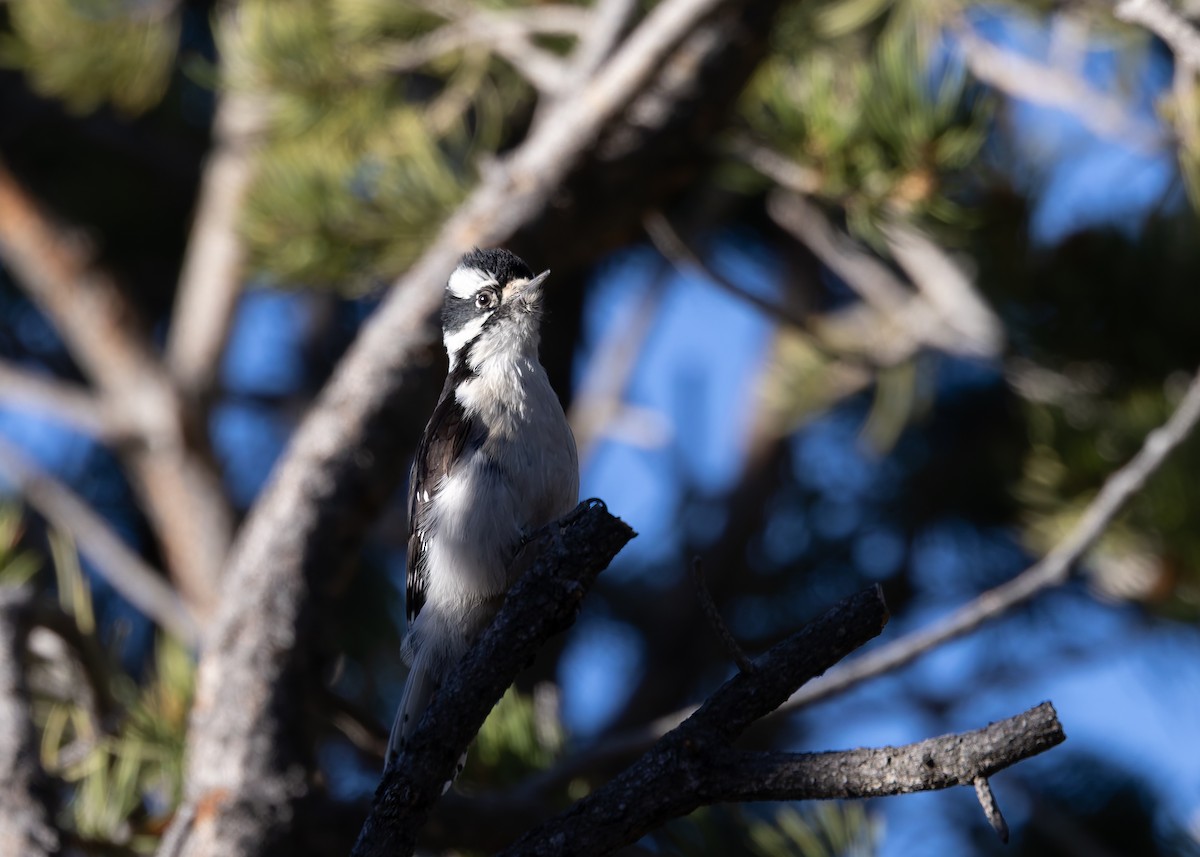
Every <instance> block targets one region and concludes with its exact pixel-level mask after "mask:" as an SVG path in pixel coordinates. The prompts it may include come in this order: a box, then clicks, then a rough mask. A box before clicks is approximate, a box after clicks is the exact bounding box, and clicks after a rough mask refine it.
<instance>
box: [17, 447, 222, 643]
mask: <svg viewBox="0 0 1200 857" xmlns="http://www.w3.org/2000/svg"><path fill="white" fill-rule="evenodd" d="M0 475H2V476H4V477H6V478H7V479H8V480H10V481H11V482H12V483H13V485H14V486H15V487H16V488H17V490H18V491H20V492H21V494H22V496H24V498H25V499H26V501H28V503H29V505H30V506H32V507H33V508H34V509H36V510H37V511H38V512H39V513H40V514H41V515H42V517H43V518H45V519H46V520H47V521H49V522H50V523H51V524H53V525H54V526H55V527H58V528H59V529H60V530H62V531H63V532H64V533H68V534H69V535H70V536H71V537H72V538H73V539H74V540H75V542H76V544H78V545H79V550H80V551H81V552H82V553H83V555H84V556H86V557H87V558H88V559H90V560H91V561H92V562H93V563H95V564H96V570H97V571H98V572H99V573H100V574H102V575H103V576H104V578H105V580H107V581H108V582H109V583H111V584H112V587H113V589H115V590H117V592H119V593H121V595H122V597H124V598H125V600H126V601H128V602H129V603H130V604H132V605H133V606H134V607H136V608H137V609H138V610H140V611H142V613H143V614H145V615H146V616H147V617H148V618H149V619H151V620H152V621H153V622H156V623H157V624H158V625H159V626H161V627H162V628H163V630H165V631H166V632H167V633H169V634H171V635H172V636H174V637H175V638H176V639H178V640H179V641H180V642H182V643H183V644H185V645H187V646H191V647H195V646H196V645H198V643H199V633H198V630H197V626H196V622H195V620H194V619H193V617H192V614H191V613H190V612H189V611H188V608H187V606H186V605H185V604H184V603H183V602H182V601H181V600H180V598H179V594H178V593H177V592H175V590H174V589H172V588H171V585H170V584H169V583H167V581H166V580H165V579H163V576H162V575H161V574H160V573H159V572H158V571H156V570H155V569H154V568H152V567H151V566H149V565H147V564H146V562H145V561H144V560H143V559H142V558H141V557H140V556H138V555H137V554H136V553H135V552H134V551H133V550H131V549H130V548H129V546H128V545H126V544H125V542H124V541H122V540H121V537H120V536H118V535H117V534H116V533H114V532H113V531H112V528H111V527H109V526H108V524H106V523H105V522H104V520H103V519H102V518H101V517H100V516H99V515H97V514H96V513H95V512H94V511H92V509H91V507H90V506H88V504H87V503H85V502H83V501H82V500H81V499H79V497H78V496H77V495H76V494H75V493H74V492H73V491H71V489H70V488H68V487H67V486H65V485H63V484H62V483H61V482H59V481H58V480H57V479H55V478H54V477H52V476H50V475H49V474H47V473H44V472H42V471H41V470H39V469H38V468H37V466H36V465H35V464H33V463H32V462H31V461H29V460H28V459H27V458H26V457H25V456H24V455H23V454H22V453H21V451H20V450H19V449H17V448H16V447H14V446H13V445H12V444H10V443H9V442H8V441H6V440H4V439H3V438H0Z"/></svg>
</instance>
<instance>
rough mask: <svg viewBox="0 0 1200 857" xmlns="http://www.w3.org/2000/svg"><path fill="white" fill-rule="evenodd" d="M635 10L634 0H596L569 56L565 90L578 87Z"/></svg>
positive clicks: (626, 24)
mask: <svg viewBox="0 0 1200 857" xmlns="http://www.w3.org/2000/svg"><path fill="white" fill-rule="evenodd" d="M636 12H637V2H636V0H596V2H595V3H594V4H593V5H592V8H591V9H590V10H589V13H588V24H587V29H586V31H584V32H581V33H580V35H581V37H582V38H581V41H580V43H579V45H578V47H576V48H575V52H574V53H573V54H572V55H571V59H570V63H571V68H570V71H569V72H568V79H567V88H568V89H573V88H575V87H578V86H579V85H581V84H582V83H583V82H584V81H585V80H587V79H588V78H590V77H591V76H592V75H593V74H595V72H596V69H598V68H599V67H600V65H601V63H603V62H604V61H605V60H606V59H608V56H609V54H611V53H612V50H613V48H614V47H616V44H617V42H618V40H619V39H620V38H621V34H622V33H623V32H624V30H625V28H626V27H627V26H628V25H629V22H630V21H631V20H632V19H633V16H634V14H635V13H636Z"/></svg>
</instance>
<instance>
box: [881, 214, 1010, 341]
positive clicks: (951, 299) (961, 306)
mask: <svg viewBox="0 0 1200 857" xmlns="http://www.w3.org/2000/svg"><path fill="white" fill-rule="evenodd" d="M882 231H883V237H884V240H885V241H886V242H887V245H888V250H889V251H890V252H891V254H892V258H894V259H895V260H896V262H897V263H898V264H899V265H900V267H901V268H903V269H904V273H906V274H907V275H908V279H909V281H910V282H911V283H912V284H913V285H914V286H916V287H917V289H918V290H919V291H920V293H921V295H922V296H923V297H924V298H925V301H926V303H927V304H928V305H929V307H930V309H931V310H932V311H933V312H934V313H935V314H936V315H937V316H938V317H939V318H940V319H941V320H942V323H943V324H945V325H946V326H947V327H949V328H952V329H953V330H955V331H956V332H957V333H958V334H959V349H960V351H965V352H968V353H970V352H973V353H974V354H975V355H976V356H979V357H988V358H990V357H997V356H999V355H1000V354H1001V353H1002V352H1003V351H1004V323H1003V322H1001V321H1000V319H999V318H998V317H997V316H996V314H995V313H994V312H992V308H991V307H990V306H988V304H987V301H985V300H984V299H983V297H982V296H981V295H980V294H979V290H978V289H976V288H975V284H974V283H973V282H972V281H971V278H970V277H969V276H968V275H967V273H966V272H965V271H964V270H963V269H962V266H961V265H960V264H959V263H958V262H956V261H955V260H954V259H952V258H950V256H949V254H947V253H946V251H945V250H943V249H942V248H941V247H939V246H938V245H937V244H935V243H934V242H933V240H931V239H930V237H929V236H928V235H926V234H925V233H923V232H921V231H920V230H918V229H916V228H915V227H913V226H910V225H908V224H907V223H904V222H902V221H901V220H899V219H894V220H893V221H892V222H890V223H887V224H884V225H883V227H882Z"/></svg>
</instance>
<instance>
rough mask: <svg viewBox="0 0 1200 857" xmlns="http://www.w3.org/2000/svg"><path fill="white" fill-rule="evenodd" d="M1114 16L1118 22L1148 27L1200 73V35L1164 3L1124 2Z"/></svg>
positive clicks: (1152, 1)
mask: <svg viewBox="0 0 1200 857" xmlns="http://www.w3.org/2000/svg"><path fill="white" fill-rule="evenodd" d="M1113 14H1114V15H1115V16H1116V18H1117V20H1119V21H1127V22H1129V23H1132V24H1140V25H1141V26H1143V27H1145V28H1146V29H1147V30H1149V31H1150V32H1152V33H1154V35H1156V36H1158V37H1159V38H1160V39H1162V40H1163V41H1164V42H1166V43H1167V45H1168V46H1169V47H1170V48H1171V50H1172V51H1173V52H1174V54H1175V57H1176V58H1177V59H1178V60H1179V61H1180V62H1182V63H1184V64H1185V65H1188V66H1191V67H1192V68H1194V69H1200V33H1198V32H1196V28H1195V27H1193V26H1192V25H1191V23H1189V22H1188V20H1187V19H1186V18H1184V17H1183V16H1182V15H1180V14H1179V13H1178V12H1176V11H1175V10H1174V9H1172V8H1171V7H1170V6H1168V5H1167V4H1166V3H1164V2H1162V0H1121V2H1120V3H1118V4H1117V6H1116V8H1115V9H1114V10H1113Z"/></svg>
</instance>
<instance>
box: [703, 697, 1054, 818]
mask: <svg viewBox="0 0 1200 857" xmlns="http://www.w3.org/2000/svg"><path fill="white" fill-rule="evenodd" d="M1065 740H1066V735H1065V734H1063V730H1062V726H1061V725H1060V724H1059V722H1058V717H1057V715H1056V714H1055V711H1054V706H1052V705H1051V704H1050V703H1048V702H1043V703H1042V704H1041V705H1038V706H1036V707H1034V708H1031V709H1029V710H1028V711H1025V712H1023V713H1021V714H1018V715H1016V716H1014V717H1009V718H1008V719H1006V720H1001V721H999V722H998V723H993V724H991V725H989V726H985V727H984V728H982V729H977V730H974V731H972V732H962V733H958V734H951V735H942V736H940V737H938V738H929V739H926V740H924V741H919V742H917V743H915V744H907V745H904V746H902V747H878V748H871V749H860V750H838V751H832V752H825V753H778V752H758V753H754V752H746V751H738V750H729V751H726V752H724V753H720V754H716V759H715V760H714V763H715V764H714V767H713V768H712V769H710V770H707V771H705V772H704V781H705V782H704V785H703V786H702V789H703V791H704V802H705V803H717V802H725V801H749V800H828V799H831V798H845V799H849V798H873V797H887V796H890V795H902V794H912V793H913V792H924V791H935V790H938V789H947V788H951V787H953V786H967V785H974V786H975V787H976V792H977V794H978V790H979V787H978V783H980V782H982V783H983V784H984V788H985V789H986V796H987V797H990V796H991V788H990V787H988V786H987V777H989V776H991V775H993V774H995V773H997V772H998V771H1002V770H1004V769H1005V768H1008V767H1011V766H1012V765H1015V764H1016V763H1017V762H1020V761H1023V760H1025V759H1028V758H1030V757H1031V756H1036V755H1038V754H1039V753H1044V752H1045V751H1046V750H1049V749H1050V748H1052V747H1055V746H1057V745H1059V744H1061V743H1062V742H1063V741H1065ZM991 806H992V807H993V808H994V807H995V799H994V798H991ZM1001 823H1003V820H1002V819H1001Z"/></svg>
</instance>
